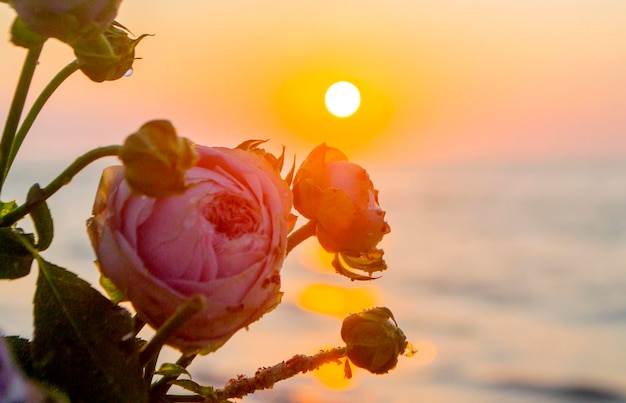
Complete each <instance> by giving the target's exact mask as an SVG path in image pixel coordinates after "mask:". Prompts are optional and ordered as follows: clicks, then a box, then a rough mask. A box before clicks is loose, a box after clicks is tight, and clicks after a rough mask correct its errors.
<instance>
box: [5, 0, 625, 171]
mask: <svg viewBox="0 0 626 403" xmlns="http://www.w3.org/2000/svg"><path fill="white" fill-rule="evenodd" d="M13 16H14V13H13V11H12V9H10V8H9V7H8V6H6V5H4V4H3V5H2V6H1V7H0V24H1V25H2V26H3V27H4V28H3V29H4V31H5V32H7V31H8V29H9V26H10V22H11V21H12V19H13ZM625 16H626V2H624V1H621V0H587V1H581V0H551V1H538V0H530V1H524V2H511V1H470V0H463V1H452V0H443V1H438V2H426V1H414V0H410V1H394V2H376V1H363V0H358V1H357V0H345V1H341V2H335V1H284V0H282V1H273V2H258V1H242V0H235V1H227V2H226V1H221V2H216V1H206V0H202V1H200V0H188V1H184V2H178V3H176V5H174V4H173V3H171V2H154V1H147V0H126V1H125V2H123V3H122V7H121V11H120V13H119V15H118V20H119V21H120V22H121V23H122V24H123V25H125V26H126V27H128V28H129V29H130V30H131V31H132V32H133V33H134V34H135V35H140V34H142V33H151V34H154V36H153V37H149V38H146V39H145V40H144V41H143V42H142V43H141V44H140V45H139V47H138V49H137V56H138V57H140V58H141V60H137V61H136V62H135V68H134V74H133V76H132V77H130V78H125V79H121V80H119V81H116V82H110V83H105V84H94V83H91V82H89V81H88V80H87V79H86V78H85V77H84V76H82V74H80V73H77V74H75V75H74V76H72V77H71V78H70V80H69V81H68V83H66V84H65V85H64V86H63V87H62V88H61V90H60V91H59V92H58V93H57V94H55V96H54V97H53V99H52V101H51V102H50V104H49V105H47V107H46V108H45V110H44V112H43V113H42V116H41V119H40V120H39V121H38V123H37V125H36V126H35V127H34V128H33V131H32V133H31V135H30V137H29V138H28V139H27V141H26V143H25V147H26V149H25V151H24V156H23V157H22V158H27V157H29V156H30V157H35V156H39V155H46V156H48V157H50V156H52V155H58V156H61V157H63V158H66V157H68V156H73V155H76V154H77V153H78V152H83V151H87V150H88V149H89V148H92V147H95V146H98V145H105V144H110V143H116V142H121V141H122V140H123V138H124V137H125V136H126V135H127V134H129V133H131V132H133V131H135V130H136V129H137V128H138V127H139V126H140V125H141V124H142V123H144V122H145V121H147V120H150V119H155V118H166V119H170V120H172V122H173V123H174V125H175V126H176V127H177V128H178V129H179V132H180V134H181V135H184V136H187V137H189V138H191V139H192V140H194V141H196V142H199V143H205V144H208V145H226V146H234V145H236V144H238V143H239V142H241V141H243V140H245V139H248V138H260V139H271V140H272V144H274V146H275V147H276V148H277V149H278V147H280V146H281V145H283V144H284V145H286V146H287V149H288V152H289V151H290V150H291V151H292V152H294V153H297V154H298V156H299V157H300V156H301V158H303V157H304V155H303V154H306V152H307V151H308V149H310V148H311V147H312V146H314V145H316V144H318V143H321V142H323V141H326V142H327V143H329V144H330V145H335V146H338V147H341V148H342V149H345V150H346V151H347V152H348V154H349V155H351V156H352V157H355V158H361V159H363V158H371V159H376V160H381V161H393V162H403V163H404V162H418V163H421V162H424V163H428V162H452V163H456V162H466V161H469V162H473V161H495V162H500V161H509V160H523V161H528V160H531V161H534V160H546V159H547V160H554V159H574V160H580V159H597V158H613V157H618V158H619V157H620V156H626V24H625V23H624V21H625V20H624V18H625ZM5 37H7V38H8V35H6V36H5ZM24 55H25V52H24V50H23V49H20V48H16V47H14V46H13V45H11V44H9V43H8V42H7V43H5V44H3V45H0V59H1V60H2V63H0V109H1V110H2V114H3V115H4V114H5V113H6V112H5V111H6V110H7V108H8V102H9V99H10V96H11V94H12V92H13V89H14V85H15V81H16V79H17V75H18V72H19V66H20V65H21V61H22V59H23V57H24ZM72 58H73V55H72V53H71V49H69V47H67V46H64V45H62V44H60V43H59V42H58V41H50V43H49V44H48V45H47V47H46V49H45V50H44V54H43V56H42V59H41V65H40V67H39V69H38V71H37V75H36V78H35V84H34V88H35V89H40V88H41V87H42V86H43V85H44V84H45V83H46V82H47V81H48V80H49V78H50V77H51V76H52V75H53V74H54V73H55V72H56V71H58V70H59V69H60V68H61V67H62V66H63V65H64V64H65V63H66V62H69V61H71V60H72ZM341 80H347V81H350V82H352V83H353V84H355V85H356V86H357V87H358V88H359V89H360V91H361V96H362V104H361V108H360V109H359V110H358V111H357V113H356V114H354V115H353V116H351V117H348V118H343V119H342V118H337V117H333V116H332V115H330V114H329V113H328V111H327V110H326V109H325V107H324V93H325V91H326V89H327V88H328V86H329V85H331V84H332V83H334V82H336V81H341ZM271 147H272V146H270V148H271Z"/></svg>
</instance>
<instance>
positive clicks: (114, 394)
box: [32, 258, 148, 402]
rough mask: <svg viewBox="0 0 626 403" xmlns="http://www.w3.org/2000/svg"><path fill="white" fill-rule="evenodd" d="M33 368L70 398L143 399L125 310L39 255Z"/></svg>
mask: <svg viewBox="0 0 626 403" xmlns="http://www.w3.org/2000/svg"><path fill="white" fill-rule="evenodd" d="M38 262H39V276H38V278H37V290H36V292H35V300H34V317H35V318H34V322H35V323H34V325H35V326H34V327H35V330H34V336H33V341H32V352H33V359H34V361H35V362H34V367H35V369H36V371H37V373H38V374H40V375H41V377H42V378H43V379H46V380H47V381H48V382H49V383H51V384H53V385H55V386H56V387H58V388H60V389H61V390H63V391H64V392H65V393H67V395H68V396H69V398H70V399H71V401H77V402H78V401H85V402H86V401H89V402H147V401H148V387H147V385H146V383H145V382H144V380H143V378H142V368H141V365H140V363H139V353H138V350H137V343H136V341H135V337H134V335H133V322H132V319H131V317H130V314H129V312H128V311H126V310H125V309H123V308H120V307H118V306H116V305H115V304H113V303H112V302H111V301H109V300H108V299H107V298H105V297H104V296H103V295H102V294H100V293H99V292H98V291H96V290H95V289H93V288H91V286H90V285H89V284H88V283H87V282H85V281H84V280H82V279H80V278H79V277H78V276H76V275H75V274H73V273H71V272H69V271H67V270H65V269H63V268H61V267H58V266H56V265H54V264H51V263H49V262H46V261H44V260H43V259H41V258H38Z"/></svg>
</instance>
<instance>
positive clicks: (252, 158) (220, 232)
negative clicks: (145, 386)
mask: <svg viewBox="0 0 626 403" xmlns="http://www.w3.org/2000/svg"><path fill="white" fill-rule="evenodd" d="M195 149H196V152H197V154H198V160H197V161H196V164H195V166H194V167H192V168H191V169H189V170H188V171H186V173H185V180H186V182H187V183H189V184H190V185H191V186H189V187H188V188H187V190H185V192H184V193H182V194H180V195H176V196H170V197H163V198H146V197H140V196H138V195H136V194H135V193H134V192H133V191H132V190H131V188H130V187H129V185H128V183H127V182H126V181H125V180H124V168H122V167H109V168H107V169H105V170H104V172H103V176H102V180H101V183H100V187H99V189H98V195H97V198H96V201H95V203H94V209H93V217H92V218H90V219H89V221H88V232H89V235H90V239H91V242H92V245H93V247H94V250H95V252H96V255H97V258H98V265H99V268H100V271H101V272H102V274H103V276H105V277H106V278H107V279H108V280H110V281H111V282H112V283H113V284H114V285H115V286H116V287H117V289H118V291H119V292H120V293H121V294H122V295H124V296H125V297H126V299H127V300H130V302H131V303H132V304H133V306H134V308H135V309H136V310H137V312H138V314H139V315H140V317H141V318H142V319H143V320H145V321H146V322H147V323H149V324H150V325H151V326H152V327H154V328H158V327H160V326H161V325H162V324H163V323H164V322H165V321H166V320H167V319H168V318H169V317H170V316H171V315H172V314H173V313H174V312H175V311H176V309H177V308H178V307H179V306H180V304H182V303H183V302H184V301H185V300H186V299H187V298H189V297H191V296H194V295H202V296H204V297H205V298H206V301H207V304H206V306H205V308H204V309H203V310H202V311H201V312H200V313H199V314H197V315H196V316H194V317H193V318H192V319H191V320H190V321H189V322H186V323H185V324H184V325H183V326H182V327H181V328H180V329H179V330H178V332H176V333H175V335H174V337H173V338H172V339H170V340H168V344H170V345H173V346H175V347H178V348H179V349H180V350H182V351H183V352H200V353H208V352H211V351H214V350H216V349H217V348H219V347H220V346H221V345H222V344H224V343H225V342H226V341H227V340H228V339H229V338H230V337H231V336H232V335H233V334H234V333H235V332H236V331H237V330H239V329H241V328H243V327H247V326H248V325H249V324H250V323H252V322H254V321H256V320H258V319H259V318H260V317H261V316H262V315H263V314H265V313H266V312H268V311H270V310H272V309H273V308H274V307H275V306H276V305H278V303H279V302H280V298H281V294H282V293H281V292H280V269H281V267H282V263H283V260H284V258H285V254H286V245H287V233H288V221H289V219H290V215H291V207H292V196H291V192H290V191H289V188H288V186H287V184H286V183H285V182H284V181H283V180H282V179H281V178H280V176H279V175H278V173H277V172H276V171H275V170H274V169H273V168H272V167H271V166H270V164H269V163H268V162H267V161H266V160H265V159H264V158H262V157H260V156H259V155H257V154H256V153H252V152H249V151H245V150H240V149H229V148H222V147H203V146H195Z"/></svg>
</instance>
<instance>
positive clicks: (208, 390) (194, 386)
mask: <svg viewBox="0 0 626 403" xmlns="http://www.w3.org/2000/svg"><path fill="white" fill-rule="evenodd" d="M170 383H171V384H172V385H178V386H180V387H181V388H183V389H186V390H188V391H190V392H193V393H195V394H196V395H200V396H202V397H206V398H211V397H214V396H215V389H214V388H213V387H211V386H202V385H200V384H199V383H197V382H194V381H191V380H187V379H176V380H173V381H171V382H170Z"/></svg>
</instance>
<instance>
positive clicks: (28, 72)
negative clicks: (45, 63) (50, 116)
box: [0, 44, 43, 191]
mask: <svg viewBox="0 0 626 403" xmlns="http://www.w3.org/2000/svg"><path fill="white" fill-rule="evenodd" d="M42 48H43V44H41V45H39V46H34V47H32V48H30V49H28V53H27V54H26V60H25V61H24V66H23V67H22V72H21V74H20V78H19V81H18V82H17V87H16V89H15V94H14V95H13V101H12V103H11V108H10V109H9V114H8V115H7V120H6V123H5V125H4V131H3V132H2V139H1V140H0V191H1V190H2V186H3V185H4V181H5V179H6V177H7V175H8V173H9V166H10V163H9V155H10V154H11V148H12V147H13V140H14V139H15V132H16V131H17V127H18V125H19V122H20V118H21V116H22V111H23V110H24V104H25V103H26V96H27V95H28V88H29V87H30V83H31V81H32V79H33V75H34V74H35V68H36V67H37V62H38V60H39V55H40V54H41V50H42Z"/></svg>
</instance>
